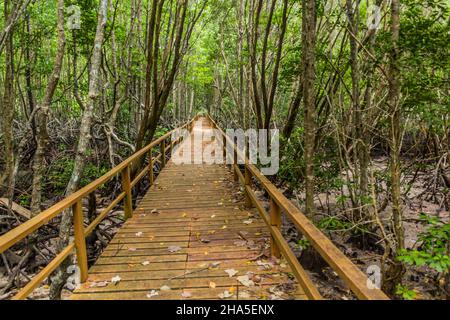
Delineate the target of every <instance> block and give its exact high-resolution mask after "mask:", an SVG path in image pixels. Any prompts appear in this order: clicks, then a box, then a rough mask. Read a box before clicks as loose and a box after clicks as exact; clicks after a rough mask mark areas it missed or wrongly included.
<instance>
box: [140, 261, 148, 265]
mask: <svg viewBox="0 0 450 320" xmlns="http://www.w3.org/2000/svg"><path fill="white" fill-rule="evenodd" d="M149 264H150V261H144V262H142V265H143V266H148V265H149Z"/></svg>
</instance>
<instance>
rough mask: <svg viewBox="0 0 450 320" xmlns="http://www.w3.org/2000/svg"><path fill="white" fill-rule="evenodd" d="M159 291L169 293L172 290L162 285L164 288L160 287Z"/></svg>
mask: <svg viewBox="0 0 450 320" xmlns="http://www.w3.org/2000/svg"><path fill="white" fill-rule="evenodd" d="M159 290H161V291H170V290H172V289H171V288H170V287H169V286H167V285H164V286H162V287H161V288H159Z"/></svg>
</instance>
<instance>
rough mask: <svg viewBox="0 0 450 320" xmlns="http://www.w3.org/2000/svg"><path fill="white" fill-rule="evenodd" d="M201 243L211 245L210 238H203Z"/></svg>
mask: <svg viewBox="0 0 450 320" xmlns="http://www.w3.org/2000/svg"><path fill="white" fill-rule="evenodd" d="M200 241H201V242H203V243H210V242H211V240H209V239H208V238H201V239H200Z"/></svg>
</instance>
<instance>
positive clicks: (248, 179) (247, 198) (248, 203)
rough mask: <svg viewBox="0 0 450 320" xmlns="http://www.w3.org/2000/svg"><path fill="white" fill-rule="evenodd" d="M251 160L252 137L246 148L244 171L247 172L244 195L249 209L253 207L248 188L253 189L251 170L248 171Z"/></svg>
mask: <svg viewBox="0 0 450 320" xmlns="http://www.w3.org/2000/svg"><path fill="white" fill-rule="evenodd" d="M249 158H250V137H247V144H246V148H245V166H244V170H245V175H244V180H245V188H244V189H245V192H244V193H245V206H246V207H247V208H251V207H252V199H251V198H250V195H249V194H248V192H247V187H249V188H251V187H252V174H251V172H250V170H249V169H248V166H249Z"/></svg>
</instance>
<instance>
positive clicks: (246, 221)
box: [244, 219, 253, 224]
mask: <svg viewBox="0 0 450 320" xmlns="http://www.w3.org/2000/svg"><path fill="white" fill-rule="evenodd" d="M252 223H253V220H252V219H249V220H245V221H244V224H252Z"/></svg>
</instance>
